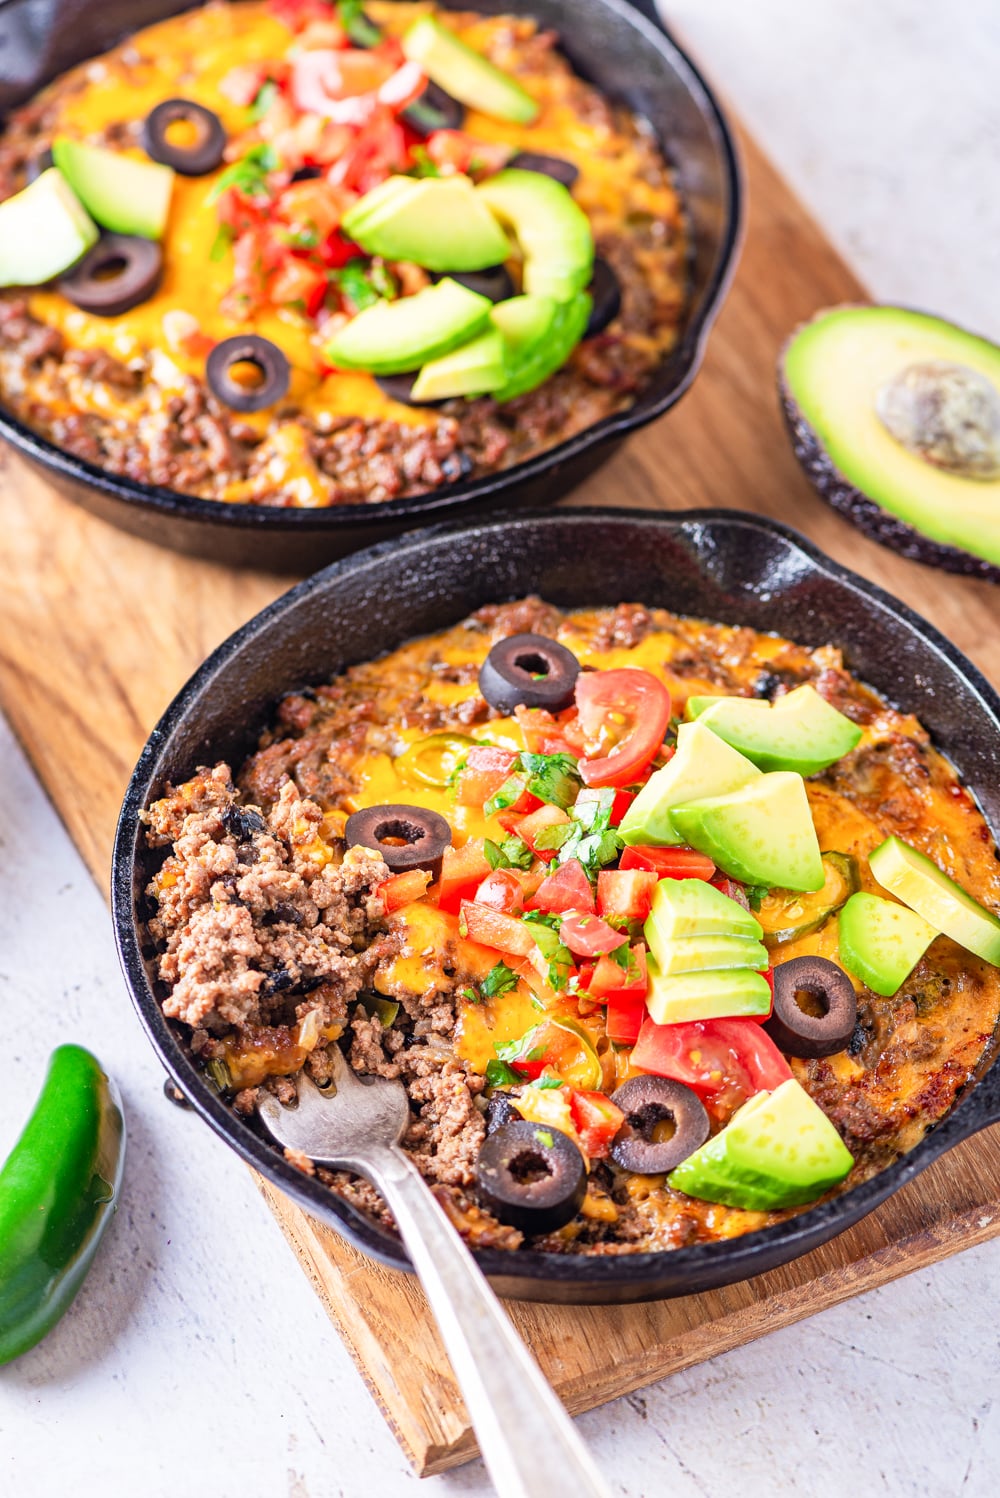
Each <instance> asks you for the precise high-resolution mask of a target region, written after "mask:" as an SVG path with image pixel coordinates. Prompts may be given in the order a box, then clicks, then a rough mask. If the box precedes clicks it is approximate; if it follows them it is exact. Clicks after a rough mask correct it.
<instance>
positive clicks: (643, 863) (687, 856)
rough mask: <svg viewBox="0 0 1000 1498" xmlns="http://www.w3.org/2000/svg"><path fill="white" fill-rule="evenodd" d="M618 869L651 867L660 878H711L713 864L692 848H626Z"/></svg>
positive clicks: (703, 854)
mask: <svg viewBox="0 0 1000 1498" xmlns="http://www.w3.org/2000/svg"><path fill="white" fill-rule="evenodd" d="M618 867H619V868H620V869H651V870H652V871H653V872H654V873H655V874H656V875H657V876H658V877H659V878H660V879H711V878H712V876H713V875H714V873H715V864H714V863H713V862H712V860H711V859H710V858H709V857H708V856H707V854H705V853H696V852H695V850H694V849H693V848H626V849H625V851H624V852H623V853H622V856H621V859H620V860H619V864H618Z"/></svg>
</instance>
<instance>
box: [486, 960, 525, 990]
mask: <svg viewBox="0 0 1000 1498" xmlns="http://www.w3.org/2000/svg"><path fill="white" fill-rule="evenodd" d="M517 981H518V979H517V974H516V973H515V972H512V971H511V969H510V968H509V967H508V966H507V964H506V963H505V962H498V963H497V964H496V966H495V967H491V968H490V970H489V972H488V973H487V974H486V977H485V978H484V979H483V981H482V983H480V985H479V992H480V993H481V994H482V996H483V998H484V999H497V998H499V997H500V995H501V994H505V993H509V992H510V990H511V989H512V988H516V987H517Z"/></svg>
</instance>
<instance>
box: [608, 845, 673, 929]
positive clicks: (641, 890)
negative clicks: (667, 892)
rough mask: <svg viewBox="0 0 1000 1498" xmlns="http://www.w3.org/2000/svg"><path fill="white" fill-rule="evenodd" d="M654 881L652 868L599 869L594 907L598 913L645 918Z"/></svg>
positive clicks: (632, 919)
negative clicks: (595, 905)
mask: <svg viewBox="0 0 1000 1498" xmlns="http://www.w3.org/2000/svg"><path fill="white" fill-rule="evenodd" d="M626 852H631V849H626ZM657 883H658V876H657V875H656V874H654V873H653V871H652V869H633V868H630V869H602V870H601V872H600V873H599V874H598V876H597V909H598V910H599V911H600V913H601V915H607V916H618V917H621V918H622V919H623V920H626V921H644V920H645V919H646V917H647V915H648V914H649V905H650V901H651V900H652V898H653V891H654V889H655V888H656V886H657Z"/></svg>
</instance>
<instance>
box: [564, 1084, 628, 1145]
mask: <svg viewBox="0 0 1000 1498" xmlns="http://www.w3.org/2000/svg"><path fill="white" fill-rule="evenodd" d="M569 1106H570V1111H571V1112H572V1114H573V1122H574V1123H575V1124H576V1129H577V1133H578V1134H579V1136H580V1143H581V1144H582V1145H583V1147H584V1149H585V1150H586V1152H587V1154H588V1155H589V1156H590V1158H591V1159H592V1160H599V1159H600V1158H601V1156H602V1155H606V1154H607V1153H608V1150H609V1149H610V1147H611V1141H612V1140H613V1139H614V1137H615V1135H616V1134H617V1133H618V1130H619V1129H620V1128H621V1126H622V1124H623V1123H624V1122H625V1114H624V1113H623V1112H622V1110H621V1109H620V1108H619V1107H618V1105H617V1103H613V1102H612V1101H611V1099H610V1098H609V1097H608V1096H606V1094H605V1093H603V1092H576V1091H574V1092H572V1093H571V1096H570V1104H569Z"/></svg>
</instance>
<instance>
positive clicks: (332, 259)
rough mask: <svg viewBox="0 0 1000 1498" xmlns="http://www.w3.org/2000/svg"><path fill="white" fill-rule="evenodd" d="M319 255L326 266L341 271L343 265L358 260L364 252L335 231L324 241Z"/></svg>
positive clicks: (337, 230) (338, 231)
mask: <svg viewBox="0 0 1000 1498" xmlns="http://www.w3.org/2000/svg"><path fill="white" fill-rule="evenodd" d="M317 253H318V255H319V258H320V259H321V260H322V262H323V264H324V265H327V266H329V267H330V269H331V270H339V269H340V267H341V266H342V265H346V264H347V262H348V260H356V259H357V257H358V256H359V255H362V254H363V253H364V251H363V250H361V249H359V248H358V246H357V245H356V244H355V243H354V241H353V240H350V239H345V237H344V235H343V234H341V232H340V230H339V229H334V231H333V233H332V234H328V235H327V237H326V239H324V240H323V243H322V244H321V245H320V246H319V249H318V251H317Z"/></svg>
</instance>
